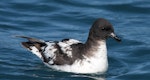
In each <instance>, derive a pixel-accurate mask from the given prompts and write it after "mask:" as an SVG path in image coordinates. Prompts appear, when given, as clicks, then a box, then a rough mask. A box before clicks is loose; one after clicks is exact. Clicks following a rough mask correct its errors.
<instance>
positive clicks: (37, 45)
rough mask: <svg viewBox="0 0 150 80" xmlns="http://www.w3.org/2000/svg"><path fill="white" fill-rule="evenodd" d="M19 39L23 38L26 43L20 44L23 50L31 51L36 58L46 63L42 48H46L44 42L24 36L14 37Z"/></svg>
mask: <svg viewBox="0 0 150 80" xmlns="http://www.w3.org/2000/svg"><path fill="white" fill-rule="evenodd" d="M16 37H20V38H25V39H27V40H28V41H27V42H21V44H22V45H23V47H24V48H26V49H27V50H29V51H31V52H32V53H33V54H35V55H36V56H37V57H39V58H40V59H42V60H43V61H44V62H47V59H46V57H45V55H44V54H43V52H42V51H43V50H42V47H44V46H46V44H45V42H44V41H43V40H39V39H35V38H31V37H26V36H16Z"/></svg>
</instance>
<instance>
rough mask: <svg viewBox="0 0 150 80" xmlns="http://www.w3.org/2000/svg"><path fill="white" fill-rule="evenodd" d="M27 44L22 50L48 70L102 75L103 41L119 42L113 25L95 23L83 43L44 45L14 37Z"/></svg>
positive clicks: (104, 68) (69, 41)
mask: <svg viewBox="0 0 150 80" xmlns="http://www.w3.org/2000/svg"><path fill="white" fill-rule="evenodd" d="M17 37H21V38H25V39H27V40H28V41H26V42H22V45H23V47H25V48H26V49H27V50H29V51H31V52H32V53H33V54H35V55H36V56H37V57H39V58H40V59H41V60H42V61H43V62H44V64H46V65H47V66H48V67H50V68H53V69H56V70H61V71H66V72H73V73H83V74H87V73H105V72H106V71H107V69H108V60H107V47H106V40H107V39H108V38H109V37H112V38H114V39H115V40H117V41H121V39H120V38H119V37H117V36H116V34H115V32H114V28H113V26H112V24H111V23H110V22H109V21H108V20H106V19H104V18H99V19H97V20H96V21H95V22H94V23H93V25H92V27H91V28H90V31H89V36H88V38H87V41H86V42H85V43H81V42H80V41H78V40H75V39H63V40H61V41H44V40H40V39H35V38H30V37H26V36H17Z"/></svg>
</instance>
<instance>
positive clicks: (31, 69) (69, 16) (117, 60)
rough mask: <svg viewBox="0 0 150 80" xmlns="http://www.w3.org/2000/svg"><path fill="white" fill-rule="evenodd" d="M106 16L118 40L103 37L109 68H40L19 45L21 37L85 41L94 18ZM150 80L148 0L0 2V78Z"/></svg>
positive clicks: (39, 62)
mask: <svg viewBox="0 0 150 80" xmlns="http://www.w3.org/2000/svg"><path fill="white" fill-rule="evenodd" d="M100 17H103V18H106V19H108V20H109V21H110V22H111V23H112V24H113V25H114V28H115V32H116V33H117V34H118V35H119V36H120V37H121V38H122V42H121V43H117V42H116V41H115V40H112V39H109V40H108V43H107V45H108V59H109V70H108V72H107V73H106V75H105V76H101V75H99V74H89V75H81V74H73V73H66V72H58V71H55V70H52V69H50V68H48V67H46V66H45V65H44V64H43V63H42V62H41V61H40V60H39V59H38V58H37V57H36V56H34V55H33V54H31V53H30V52H28V51H26V50H25V49H23V48H22V47H21V45H20V42H21V41H23V40H22V39H18V38H14V37H13V36H15V35H25V36H30V37H36V38H40V39H44V40H61V39H63V38H75V39H78V40H80V41H83V42H85V41H86V38H87V36H88V30H89V28H90V26H91V24H92V23H93V21H94V20H95V19H97V18H100ZM95 79H98V80H105V79H106V80H150V1H149V0H1V1H0V80H95Z"/></svg>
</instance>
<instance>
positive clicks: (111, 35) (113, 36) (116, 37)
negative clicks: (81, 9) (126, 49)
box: [110, 33, 121, 42]
mask: <svg viewBox="0 0 150 80" xmlns="http://www.w3.org/2000/svg"><path fill="white" fill-rule="evenodd" d="M110 37H112V38H114V39H115V40H116V41H118V42H120V41H121V39H120V38H119V37H118V36H117V35H116V34H115V33H111V34H110Z"/></svg>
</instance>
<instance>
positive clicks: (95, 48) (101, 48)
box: [85, 38, 107, 57]
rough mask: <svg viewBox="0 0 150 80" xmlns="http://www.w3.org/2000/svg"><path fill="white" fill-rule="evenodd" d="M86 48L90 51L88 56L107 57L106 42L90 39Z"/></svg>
mask: <svg viewBox="0 0 150 80" xmlns="http://www.w3.org/2000/svg"><path fill="white" fill-rule="evenodd" d="M85 47H86V48H87V49H88V50H89V51H90V52H87V55H99V56H104V57H105V56H107V47H106V40H102V39H101V40H98V39H94V38H88V39H87V41H86V43H85Z"/></svg>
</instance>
